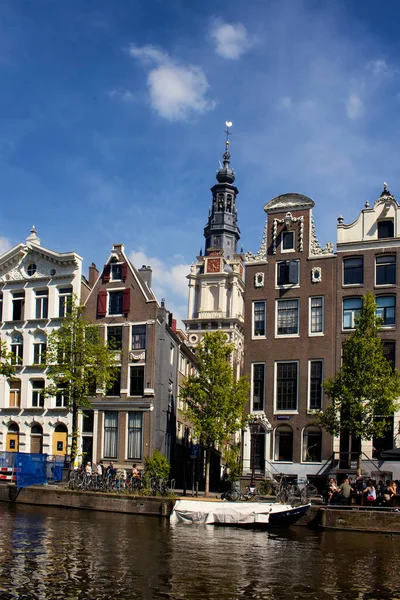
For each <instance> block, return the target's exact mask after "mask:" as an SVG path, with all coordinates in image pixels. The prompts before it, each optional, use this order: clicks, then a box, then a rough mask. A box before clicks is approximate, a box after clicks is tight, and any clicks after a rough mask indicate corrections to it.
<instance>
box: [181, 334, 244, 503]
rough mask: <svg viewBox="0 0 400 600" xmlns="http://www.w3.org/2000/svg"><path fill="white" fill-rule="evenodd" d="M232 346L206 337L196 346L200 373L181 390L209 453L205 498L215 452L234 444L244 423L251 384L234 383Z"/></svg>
mask: <svg viewBox="0 0 400 600" xmlns="http://www.w3.org/2000/svg"><path fill="white" fill-rule="evenodd" d="M233 350H234V345H233V344H227V342H226V338H225V334H224V333H222V332H221V331H215V332H209V333H206V334H205V335H204V337H203V339H202V340H201V342H200V343H199V345H198V346H197V349H196V356H197V361H198V364H197V369H198V372H197V373H196V374H195V375H191V376H190V377H188V378H187V380H186V381H185V382H184V384H183V385H182V387H181V392H180V397H181V399H182V400H183V401H185V402H186V403H187V409H186V416H187V417H188V419H189V420H190V421H191V422H192V424H193V428H194V432H195V434H196V436H197V437H198V438H199V440H200V442H201V443H202V444H203V445H204V447H205V448H206V450H207V460H206V481H205V495H206V496H208V494H209V487H210V458H211V452H210V450H211V449H212V448H217V447H219V448H221V447H222V446H223V445H224V444H227V443H229V442H230V441H231V440H232V436H233V435H234V434H235V433H236V432H238V431H239V430H240V429H242V427H243V426H244V423H245V416H244V409H245V406H246V403H247V398H248V392H249V383H248V380H247V378H245V377H240V378H239V379H238V380H235V377H234V373H233V368H232V362H231V356H232V352H233Z"/></svg>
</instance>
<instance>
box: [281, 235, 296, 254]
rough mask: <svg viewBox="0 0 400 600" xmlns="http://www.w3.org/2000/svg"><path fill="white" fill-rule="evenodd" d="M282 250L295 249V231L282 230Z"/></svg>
mask: <svg viewBox="0 0 400 600" xmlns="http://www.w3.org/2000/svg"><path fill="white" fill-rule="evenodd" d="M282 250H294V231H282Z"/></svg>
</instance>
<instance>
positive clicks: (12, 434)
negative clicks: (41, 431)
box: [6, 423, 19, 452]
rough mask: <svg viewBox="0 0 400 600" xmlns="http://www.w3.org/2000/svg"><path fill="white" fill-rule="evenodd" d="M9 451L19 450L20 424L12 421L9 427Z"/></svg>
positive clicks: (7, 447)
mask: <svg viewBox="0 0 400 600" xmlns="http://www.w3.org/2000/svg"><path fill="white" fill-rule="evenodd" d="M6 449H7V452H18V451H19V426H18V425H17V423H10V424H9V425H8V428H7V442H6Z"/></svg>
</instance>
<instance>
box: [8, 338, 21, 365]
mask: <svg viewBox="0 0 400 600" xmlns="http://www.w3.org/2000/svg"><path fill="white" fill-rule="evenodd" d="M11 353H12V355H13V356H12V358H11V362H12V364H13V365H22V358H23V354H24V339H23V337H22V334H21V333H18V332H15V333H13V335H12V337H11Z"/></svg>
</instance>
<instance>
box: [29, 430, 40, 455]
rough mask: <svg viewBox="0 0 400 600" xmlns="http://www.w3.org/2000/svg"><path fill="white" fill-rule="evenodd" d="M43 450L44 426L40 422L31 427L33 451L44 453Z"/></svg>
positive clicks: (33, 452) (34, 452)
mask: <svg viewBox="0 0 400 600" xmlns="http://www.w3.org/2000/svg"><path fill="white" fill-rule="evenodd" d="M42 451H43V428H42V426H41V425H39V423H34V424H33V425H32V427H31V453H32V454H42Z"/></svg>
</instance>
